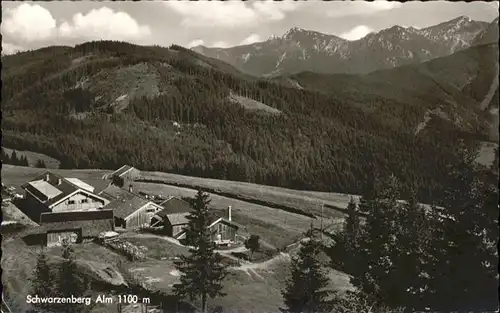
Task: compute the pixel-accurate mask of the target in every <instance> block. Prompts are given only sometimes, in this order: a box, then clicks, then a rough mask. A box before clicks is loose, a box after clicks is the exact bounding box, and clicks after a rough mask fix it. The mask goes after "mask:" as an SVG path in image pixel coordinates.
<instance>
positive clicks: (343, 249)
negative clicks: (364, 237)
mask: <svg viewBox="0 0 500 313" xmlns="http://www.w3.org/2000/svg"><path fill="white" fill-rule="evenodd" d="M361 230H362V229H361V220H360V217H359V210H358V206H357V204H356V202H355V201H354V199H353V198H352V197H351V199H350V200H349V203H348V205H347V217H346V219H345V221H344V227H343V230H342V232H341V233H340V234H339V235H338V236H337V238H336V239H337V240H336V243H335V247H334V249H333V254H332V255H331V257H332V260H333V261H334V263H335V264H339V265H340V266H341V268H342V270H343V271H345V272H346V273H349V274H354V273H355V272H356V270H357V269H358V268H359V267H358V265H357V261H359V260H358V259H359V258H357V256H356V254H357V253H358V251H359V240H360V236H361ZM335 264H334V265H335Z"/></svg>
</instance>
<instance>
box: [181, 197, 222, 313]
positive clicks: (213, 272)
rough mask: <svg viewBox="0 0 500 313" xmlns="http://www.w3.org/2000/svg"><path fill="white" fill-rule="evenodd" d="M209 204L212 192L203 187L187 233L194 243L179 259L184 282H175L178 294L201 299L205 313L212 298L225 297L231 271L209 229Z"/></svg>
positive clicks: (193, 203)
mask: <svg viewBox="0 0 500 313" xmlns="http://www.w3.org/2000/svg"><path fill="white" fill-rule="evenodd" d="M209 203H210V200H209V199H208V195H207V194H205V193H203V192H202V191H201V190H199V191H198V193H197V194H196V197H195V198H194V199H193V201H192V206H193V211H192V212H191V214H190V215H189V216H188V219H189V223H188V226H187V228H186V236H187V238H189V243H190V245H191V246H192V248H190V249H189V252H190V255H188V256H184V255H181V256H180V260H179V261H177V262H175V266H176V268H177V270H179V271H180V272H181V273H182V276H181V278H180V280H181V282H180V283H179V284H175V285H174V293H175V294H176V295H177V296H179V297H182V298H184V297H188V298H189V299H190V300H191V301H194V300H195V299H201V309H202V312H203V313H206V312H207V300H208V298H211V299H214V298H216V297H220V296H225V293H223V292H222V289H223V284H222V283H223V280H224V278H225V277H226V275H227V274H228V272H227V269H226V266H225V265H224V264H223V263H222V256H221V255H220V254H219V253H215V243H214V242H213V240H212V238H211V234H210V230H209V229H208V226H209V225H210V221H211V220H210V217H211V215H210V212H209V207H208V205H209Z"/></svg>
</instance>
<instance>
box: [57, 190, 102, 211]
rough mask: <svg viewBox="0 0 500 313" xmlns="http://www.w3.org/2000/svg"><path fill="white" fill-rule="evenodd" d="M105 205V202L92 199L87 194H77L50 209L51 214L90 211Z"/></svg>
mask: <svg viewBox="0 0 500 313" xmlns="http://www.w3.org/2000/svg"><path fill="white" fill-rule="evenodd" d="M106 204H107V203H106V201H103V200H101V199H97V198H94V197H89V195H88V194H86V193H84V192H79V193H77V194H74V195H73V196H71V197H70V198H68V199H66V200H64V201H63V202H61V203H59V204H58V205H56V206H54V207H53V208H52V212H65V211H91V210H97V209H98V208H102V207H103V206H105V205H106Z"/></svg>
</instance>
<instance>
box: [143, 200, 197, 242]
mask: <svg viewBox="0 0 500 313" xmlns="http://www.w3.org/2000/svg"><path fill="white" fill-rule="evenodd" d="M159 205H160V206H162V207H163V210H161V211H160V212H158V213H156V214H155V215H154V216H153V218H152V219H151V226H152V227H163V226H165V229H166V230H167V235H168V236H170V237H174V238H175V237H177V236H178V235H179V234H180V233H181V232H182V231H183V229H184V227H185V226H186V225H187V222H188V220H187V216H188V215H189V212H190V211H191V206H190V204H189V203H188V202H186V201H184V200H182V199H179V198H176V197H170V198H169V199H167V200H165V201H163V202H161V203H160V204H159Z"/></svg>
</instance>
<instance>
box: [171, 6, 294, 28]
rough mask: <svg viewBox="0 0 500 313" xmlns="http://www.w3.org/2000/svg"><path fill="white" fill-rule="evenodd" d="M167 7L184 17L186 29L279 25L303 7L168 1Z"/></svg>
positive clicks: (183, 22)
mask: <svg viewBox="0 0 500 313" xmlns="http://www.w3.org/2000/svg"><path fill="white" fill-rule="evenodd" d="M164 5H165V6H166V7H167V8H168V9H169V10H172V11H174V12H176V13H177V14H179V15H181V16H182V21H181V24H182V26H185V27H207V26H215V27H252V26H256V25H258V23H259V22H260V21H269V20H271V21H279V20H282V19H284V18H285V14H286V12H290V11H294V10H296V9H297V8H298V7H299V6H300V5H301V4H300V3H298V2H295V1H281V2H274V1H269V0H267V1H256V2H253V3H252V4H251V5H247V4H246V3H245V2H242V1H166V2H164Z"/></svg>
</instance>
